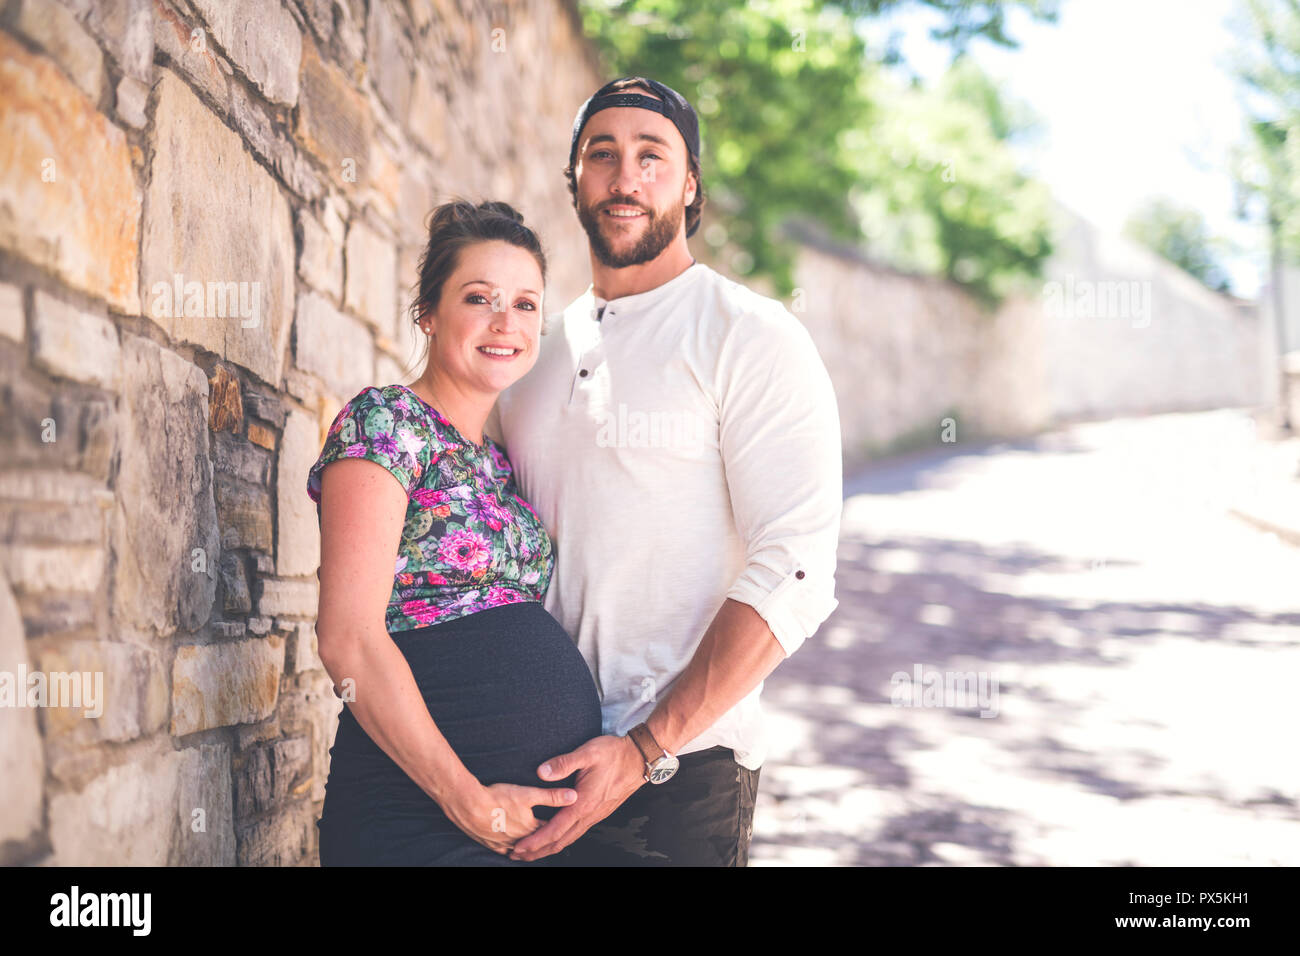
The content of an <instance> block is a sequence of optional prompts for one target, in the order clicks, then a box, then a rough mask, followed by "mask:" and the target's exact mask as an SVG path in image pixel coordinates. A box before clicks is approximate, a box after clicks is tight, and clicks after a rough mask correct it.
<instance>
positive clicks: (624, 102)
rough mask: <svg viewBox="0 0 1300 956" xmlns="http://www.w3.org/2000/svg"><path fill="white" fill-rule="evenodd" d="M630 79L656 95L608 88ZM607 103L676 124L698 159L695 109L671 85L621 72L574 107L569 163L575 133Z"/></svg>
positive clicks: (573, 154)
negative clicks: (621, 74)
mask: <svg viewBox="0 0 1300 956" xmlns="http://www.w3.org/2000/svg"><path fill="white" fill-rule="evenodd" d="M632 83H636V84H639V85H641V86H644V87H645V88H646V89H648V90H653V91H654V92H655V93H656V94H657V95H658V96H659V99H655V98H654V97H651V96H646V95H645V94H643V93H622V92H611V90H613V89H614V88H615V86H618V85H631V84H632ZM611 106H634V107H637V108H638V109H643V110H650V111H651V112H652V113H659V114H660V115H662V116H664V117H666V118H667V119H668V121H669V122H670V123H672V124H673V125H674V126H676V127H677V132H679V133H681V134H682V139H683V140H684V141H685V142H686V148H687V150H689V151H690V154H691V155H692V156H694V157H695V161H696V163H699V161H700V120H699V117H698V116H696V115H695V110H694V109H693V108H692V107H691V104H690V103H688V102H686V97H684V96H682V95H681V94H680V93H678V92H677V91H676V90H674V89H672V88H671V87H667V86H664V85H663V84H662V83H659V82H656V81H655V80H651V79H647V78H646V77H644V76H625V77H622V78H620V79H617V80H610V81H609V82H608V83H606V84H605V85H604V86H602V87H601V88H600V89H598V90H597V91H596V92H595V93H593V94H591V96H589V97H588V98H587V102H585V103H583V104H582V107H581V108H580V109H579V110H578V115H577V116H576V117H574V120H573V139H572V141H571V142H570V143H569V166H570V167H572V166H573V161H574V160H575V159H577V157H578V137H579V136H580V135H581V134H582V128H583V127H584V126H586V125H587V120H589V119H591V117H592V115H593V114H595V113H599V112H600V111H601V110H604V109H609V108H610V107H611ZM699 226H700V221H699V220H696V222H695V226H694V228H692V229H689V230H687V232H686V235H687V236H688V237H689V236H692V235H694V233H695V230H696V229H698V228H699Z"/></svg>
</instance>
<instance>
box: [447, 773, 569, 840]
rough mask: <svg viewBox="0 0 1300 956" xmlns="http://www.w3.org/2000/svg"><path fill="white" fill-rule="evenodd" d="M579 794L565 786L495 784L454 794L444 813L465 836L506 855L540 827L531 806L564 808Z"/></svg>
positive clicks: (539, 821)
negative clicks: (519, 841)
mask: <svg viewBox="0 0 1300 956" xmlns="http://www.w3.org/2000/svg"><path fill="white" fill-rule="evenodd" d="M577 796H578V794H577V792H576V791H574V790H571V789H570V788H568V787H524V786H520V785H519V784H514V783H494V784H492V785H491V786H488V787H483V786H480V787H478V788H477V789H475V790H472V791H470V792H465V791H464V790H460V791H457V793H456V795H455V796H454V797H453V798H452V799H450V800H448V801H446V802H445V803H443V804H442V809H443V812H444V813H446V814H447V817H448V819H450V820H451V822H452V823H454V824H456V826H458V827H459V828H460V829H461V830H462V831H464V833H465V834H466V835H467V836H468V837H470V839H472V840H474V841H475V842H477V843H481V844H483V846H485V847H487V848H488V849H489V850H492V851H494V852H496V853H501V854H505V853H509V852H510V848H511V847H513V846H514V845H515V841H516V840H521V839H523V838H524V837H526V836H528V834H530V833H532V832H533V831H534V830H536V829H537V828H538V827H540V826H541V825H542V822H543V821H541V820H539V819H537V817H536V816H535V815H534V814H533V807H536V806H545V807H564V806H568V805H569V804H571V803H572V802H573V801H574V800H575V799H576V798H577Z"/></svg>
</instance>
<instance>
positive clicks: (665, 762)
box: [627, 722, 680, 783]
mask: <svg viewBox="0 0 1300 956" xmlns="http://www.w3.org/2000/svg"><path fill="white" fill-rule="evenodd" d="M627 735H628V736H629V737H631V738H632V743H634V744H636V749H637V750H639V751H641V757H642V759H644V760H645V773H643V774H642V776H643V777H645V780H646V783H664V782H665V781H667V780H668V779H670V778H671V777H672V775H673V774H675V773H676V772H677V768H678V767H679V766H680V764H679V763H678V761H677V758H676V757H674V756H673V755H672V754H670V753H669V752H668V751H666V750H664V748H663V747H660V746H659V742H658V741H657V740H655V738H654V734H652V733H650V728H649V727H647V726H646V725H645V723H644V722H643V723H639V724H637V725H636V726H635V727H633V728H632V729H631V730H629V731H628V732H627Z"/></svg>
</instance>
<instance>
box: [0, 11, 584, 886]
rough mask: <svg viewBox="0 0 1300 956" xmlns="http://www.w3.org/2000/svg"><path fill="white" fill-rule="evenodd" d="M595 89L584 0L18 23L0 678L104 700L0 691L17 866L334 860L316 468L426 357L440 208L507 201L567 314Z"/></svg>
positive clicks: (8, 29)
mask: <svg viewBox="0 0 1300 956" xmlns="http://www.w3.org/2000/svg"><path fill="white" fill-rule="evenodd" d="M557 63H559V64H563V69H556V64H557ZM600 82H602V78H601V75H600V70H599V66H598V64H597V63H595V62H594V60H593V58H592V55H591V53H590V50H589V48H588V47H587V45H586V44H585V42H584V41H583V40H582V38H581V34H580V30H579V28H578V23H577V19H576V15H575V12H574V9H573V8H572V6H571V5H570V4H569V3H568V2H567V0H523V2H511V3H496V4H488V3H472V2H471V3H453V2H451V0H413V2H409V3H397V2H392V0H371V2H369V3H366V2H363V0H332V2H331V0H284V2H281V0H102V2H101V0H67V2H56V0H21V2H12V3H9V4H8V5H6V6H5V7H4V8H3V16H2V18H0V143H2V144H3V145H2V146H0V365H2V366H3V375H2V376H0V449H2V450H3V454H2V455H0V527H2V528H3V532H2V536H0V542H2V544H3V552H2V553H0V674H3V673H7V674H10V675H19V674H22V673H25V672H30V671H35V670H37V669H40V670H42V671H44V672H47V673H56V672H57V673H73V672H77V673H81V672H85V673H88V674H99V675H102V681H103V687H102V699H101V703H102V714H101V715H100V716H99V717H98V718H87V717H83V716H82V713H83V712H84V710H85V706H84V705H85V704H86V703H87V701H86V700H83V702H82V703H83V708H82V709H75V708H53V707H48V708H35V709H33V708H27V707H14V706H3V707H0V780H2V781H3V787H2V788H0V791H2V792H0V864H11V863H19V862H33V863H54V864H108V863H126V864H239V865H264V864H281V865H292V864H311V863H314V862H315V850H316V840H315V837H316V829H315V826H314V821H315V819H316V818H317V816H318V815H319V811H320V802H321V800H322V798H323V787H324V782H325V778H326V773H327V770H328V753H327V750H328V747H329V746H330V744H331V742H332V740H331V738H332V734H333V730H334V722H335V717H336V714H337V712H338V709H339V707H340V706H341V705H340V703H339V702H338V700H337V699H336V698H335V697H334V695H333V693H332V692H331V689H330V683H329V680H328V678H327V677H326V675H325V673H324V671H323V669H322V668H321V664H320V661H319V659H318V657H317V654H316V648H315V636H314V632H313V619H314V617H315V612H316V602H317V579H316V569H317V566H318V563H319V533H318V528H317V522H316V513H315V506H314V505H313V504H312V503H311V501H310V500H309V499H308V498H307V494H306V476H307V470H308V468H309V466H310V465H311V463H312V462H313V461H314V460H315V458H316V456H317V454H318V453H319V450H320V447H321V443H322V441H323V439H324V433H325V430H326V429H327V428H328V426H329V424H330V422H331V421H332V420H333V417H334V415H335V414H336V412H337V411H338V409H339V407H340V405H341V404H342V402H343V401H345V400H346V399H347V398H350V397H351V396H352V395H353V394H355V392H356V391H358V390H359V389H360V388H362V387H364V386H365V385H368V384H375V383H381V384H388V383H391V382H397V381H403V382H405V381H410V380H411V378H412V377H413V376H412V375H408V374H405V372H404V366H406V365H407V364H408V363H411V362H413V361H414V360H415V358H416V356H417V354H418V353H417V352H416V347H417V343H416V342H415V340H414V337H413V336H412V334H411V332H410V328H409V323H408V322H405V321H404V320H403V313H404V309H405V307H406V305H407V303H408V302H409V290H410V287H411V286H412V285H413V283H414V281H415V278H416V267H417V261H418V256H419V254H420V252H421V249H422V243H423V240H424V238H425V226H424V222H425V217H426V216H427V214H428V212H429V210H430V209H432V207H433V206H435V205H437V204H438V203H439V202H442V201H445V200H446V199H448V198H450V197H451V196H452V195H457V194H458V195H464V196H466V197H467V198H474V199H481V198H495V199H504V200H506V201H509V202H511V203H513V204H515V205H516V206H517V207H518V208H519V209H520V210H521V211H522V212H523V213H524V216H525V219H526V221H528V222H530V223H531V224H533V225H535V226H539V227H540V229H541V232H542V234H543V236H544V239H545V241H546V243H547V246H548V252H549V253H550V256H551V272H550V274H549V276H548V278H549V280H550V284H549V286H548V292H549V295H548V300H551V301H557V300H559V301H564V300H566V299H570V298H572V297H573V296H574V295H576V294H577V293H578V292H580V291H581V290H582V289H583V288H585V287H586V285H587V283H588V281H589V275H588V265H587V259H586V251H585V250H586V247H585V243H584V240H583V236H582V234H581V230H580V227H579V226H578V224H577V221H576V218H575V217H574V215H573V212H572V210H571V207H570V205H569V196H568V192H567V190H566V188H565V185H564V181H563V177H562V176H561V173H560V170H561V168H562V167H563V165H564V160H565V158H566V156H567V149H568V135H569V127H570V124H571V122H572V118H573V110H574V109H575V108H576V105H577V104H578V103H580V102H581V101H582V100H583V98H585V97H586V96H587V95H588V94H589V93H590V92H591V90H592V89H594V88H595V87H596V86H597V85H598V84H599V83H600ZM560 250H565V254H561V252H560ZM575 250H576V253H575ZM23 686H24V688H25V686H26V685H25V684H24V685H23ZM87 690H88V691H90V690H91V688H90V687H88V688H87Z"/></svg>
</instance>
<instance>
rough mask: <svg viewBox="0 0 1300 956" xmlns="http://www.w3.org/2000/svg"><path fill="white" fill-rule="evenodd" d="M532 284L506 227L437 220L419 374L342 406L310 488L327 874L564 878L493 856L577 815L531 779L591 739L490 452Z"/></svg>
mask: <svg viewBox="0 0 1300 956" xmlns="http://www.w3.org/2000/svg"><path fill="white" fill-rule="evenodd" d="M545 274H546V260H545V257H544V255H543V253H542V249H541V245H540V243H539V242H538V240H537V237H536V236H535V235H534V234H533V232H532V230H530V229H529V228H528V227H526V226H525V225H524V224H523V220H522V217H521V216H520V215H519V214H518V213H517V212H516V211H515V210H514V209H512V208H511V207H510V206H508V205H506V204H504V203H495V202H485V203H480V204H479V205H477V206H475V205H473V204H471V203H468V202H464V201H456V202H451V203H448V204H446V205H443V206H440V207H439V208H438V209H436V210H435V211H434V213H433V216H432V218H431V220H430V227H429V244H428V247H427V248H426V250H425V252H424V255H423V257H422V259H421V262H420V276H419V291H418V295H417V297H416V301H415V303H414V305H413V312H414V315H415V322H416V325H417V326H418V327H419V329H420V330H421V331H422V332H423V333H424V334H425V335H426V336H427V337H428V338H427V341H428V344H429V352H428V361H427V363H426V365H425V369H424V372H423V374H422V375H421V376H420V377H419V378H418V379H417V380H416V381H415V382H413V383H412V384H411V385H410V386H409V387H408V386H405V385H388V386H385V387H377V386H372V387H368V388H365V389H363V390H362V391H361V392H360V393H358V394H357V395H356V396H355V397H354V398H352V399H351V400H350V401H349V402H348V403H347V404H346V405H344V407H343V409H342V410H341V411H340V412H339V413H338V417H337V418H335V420H334V423H333V425H331V427H330V430H329V435H328V438H327V439H326V442H325V446H324V448H323V450H322V451H321V455H320V458H319V459H318V460H317V461H316V463H315V465H313V466H312V468H311V472H310V474H309V477H308V483H307V489H308V494H309V495H310V496H311V498H312V500H313V501H315V502H316V503H317V511H318V514H319V517H320V527H321V563H320V609H319V614H318V617H317V624H316V633H317V636H318V638H319V647H320V657H321V661H322V663H323V664H324V665H325V669H326V671H327V672H328V673H329V675H330V678H331V680H333V682H334V685H335V692H336V693H337V694H339V696H341V697H342V698H343V700H344V701H345V702H346V703H345V706H344V708H343V710H342V712H341V713H340V715H339V724H338V732H337V736H336V737H335V742H334V746H333V748H332V749H331V750H330V755H331V764H330V772H329V779H328V780H327V782H326V787H325V806H324V810H323V812H322V815H321V819H320V822H319V823H318V826H319V828H320V861H321V865H322V866H349V865H364V866H376V865H379V866H385V865H399V866H401V865H406V866H424V865H428V866H494V865H495V866H539V865H555V864H557V863H559V864H562V863H563V862H564V860H565V857H566V853H567V851H566V853H560V854H556V855H554V856H552V857H546V858H543V859H540V860H537V861H535V862H531V863H529V862H521V861H516V860H511V859H510V858H509V857H508V856H507V854H508V853H509V850H510V847H512V846H513V845H514V843H515V841H517V840H519V839H522V838H523V837H524V836H526V835H527V834H529V833H531V832H532V831H533V830H535V829H537V827H539V826H540V825H541V824H542V822H543V821H544V820H547V819H550V817H551V816H553V815H554V813H555V812H556V810H557V808H559V807H560V806H563V805H564V804H565V803H568V802H570V801H571V800H572V798H573V796H574V791H573V790H572V789H570V788H571V786H572V784H573V780H574V778H573V777H570V778H569V779H567V780H562V781H558V782H553V783H546V784H543V785H541V786H538V781H539V778H538V776H537V767H538V766H539V765H540V764H541V763H542V762H543V761H544V760H546V759H547V758H548V757H551V756H554V755H555V754H560V753H567V752H568V751H570V750H573V749H574V748H575V747H577V746H578V745H580V744H583V743H585V742H586V741H588V740H590V739H591V738H592V737H597V736H599V735H600V733H601V713H600V700H599V697H598V695H597V692H596V686H595V682H594V680H593V679H592V675H591V671H590V670H589V669H588V667H587V664H586V662H585V661H584V660H583V658H582V655H581V654H580V653H579V651H578V649H577V647H576V646H575V645H574V643H573V641H572V639H571V638H570V637H569V635H568V634H566V633H565V632H564V630H563V628H561V627H560V625H559V624H558V623H557V622H556V620H555V619H554V618H553V617H551V615H550V614H548V613H547V612H546V610H545V609H544V608H543V607H542V603H541V602H542V600H543V598H544V597H545V594H546V589H547V586H548V584H549V583H550V577H551V571H552V568H553V567H554V557H553V554H552V546H551V540H550V538H549V536H548V535H547V532H546V529H545V528H544V527H543V526H542V523H541V521H540V520H539V519H538V517H537V515H536V514H535V513H534V512H533V510H532V508H530V507H529V505H528V503H527V502H525V501H524V500H523V499H522V498H521V497H520V496H519V494H518V489H517V486H516V484H515V480H514V477H513V474H512V471H511V467H510V462H509V461H508V460H507V458H506V456H505V454H504V453H503V452H502V450H501V449H500V448H499V447H498V446H497V445H496V444H495V443H494V442H493V441H492V440H491V439H490V438H488V437H487V436H485V435H484V434H483V425H484V423H485V421H486V420H487V416H488V413H489V411H490V410H491V408H492V405H493V403H494V402H495V401H496V396H497V394H498V393H499V392H500V391H501V390H502V389H504V388H506V387H507V386H509V385H510V384H512V383H513V382H515V381H516V380H517V379H519V378H520V377H521V376H522V375H524V374H525V373H526V372H527V371H528V370H529V369H531V368H532V367H533V364H534V363H535V362H536V360H537V348H538V336H539V335H540V331H541V318H542V289H543V283H544V281H545ZM394 479H396V480H395V481H394ZM534 808H536V809H534Z"/></svg>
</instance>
